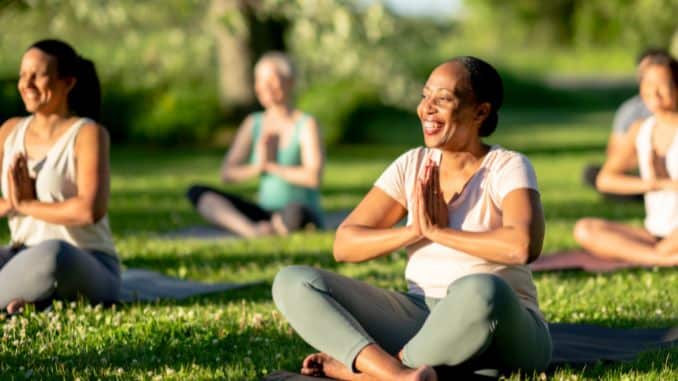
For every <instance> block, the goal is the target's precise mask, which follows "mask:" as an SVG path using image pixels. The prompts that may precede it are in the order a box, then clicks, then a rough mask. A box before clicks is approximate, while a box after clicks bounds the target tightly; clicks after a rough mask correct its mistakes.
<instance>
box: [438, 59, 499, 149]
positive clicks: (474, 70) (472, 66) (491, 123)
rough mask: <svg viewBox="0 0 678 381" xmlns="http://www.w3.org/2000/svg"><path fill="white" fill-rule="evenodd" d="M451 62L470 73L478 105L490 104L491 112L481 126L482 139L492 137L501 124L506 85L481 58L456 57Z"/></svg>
mask: <svg viewBox="0 0 678 381" xmlns="http://www.w3.org/2000/svg"><path fill="white" fill-rule="evenodd" d="M450 62H456V63H459V64H461V65H462V66H463V67H464V69H466V72H467V73H468V78H469V82H470V84H471V90H472V91H473V95H474V96H475V98H476V101H477V102H478V103H485V102H487V103H489V104H490V106H491V110H490V113H489V115H488V116H487V118H485V120H484V121H483V124H482V125H481V126H480V130H479V131H478V134H479V135H480V136H481V137H487V136H490V135H492V133H493V132H494V130H496V129H497V123H499V109H500V108H501V105H502V104H503V102H504V84H503V83H502V80H501V77H500V76H499V73H498V72H497V70H496V69H495V68H494V67H492V65H490V64H488V63H487V62H485V61H483V60H481V59H480V58H476V57H471V56H463V57H455V58H453V59H451V60H450Z"/></svg>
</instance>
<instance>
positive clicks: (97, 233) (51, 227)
mask: <svg viewBox="0 0 678 381" xmlns="http://www.w3.org/2000/svg"><path fill="white" fill-rule="evenodd" d="M32 118H33V117H32V116H30V117H27V118H25V119H24V120H22V121H21V122H19V123H18V125H17V126H16V127H15V128H14V131H12V132H11V133H10V134H9V135H8V136H7V140H5V146H4V154H3V157H2V179H1V183H2V194H3V195H4V196H5V197H7V195H8V189H9V187H8V184H7V170H8V168H9V165H10V164H11V161H12V159H13V158H14V157H15V156H16V155H17V154H18V153H25V152H26V151H25V147H24V137H25V135H26V129H27V128H28V125H29V124H30V121H31V119H32ZM87 122H91V121H90V120H89V119H85V118H82V119H79V120H78V121H77V122H75V123H74V124H73V125H72V126H71V127H70V128H69V129H68V131H66V132H65V133H64V134H63V135H62V136H61V137H59V139H58V140H57V141H56V142H55V143H54V145H53V146H52V147H51V148H50V149H49V150H48V151H47V154H46V155H45V157H44V158H42V159H40V160H29V161H28V168H29V169H28V170H29V174H30V175H31V177H33V178H35V179H36V182H35V188H36V196H37V199H38V200H39V201H42V202H61V201H64V200H66V199H69V198H71V197H74V196H76V195H77V193H78V189H77V182H76V165H75V162H76V157H75V150H74V146H75V138H76V137H77V136H78V132H79V131H80V128H81V127H82V126H83V125H84V124H85V123H87ZM8 222H9V230H10V233H11V237H12V243H13V244H20V243H23V244H25V245H26V246H32V245H36V244H38V243H40V242H42V241H45V240H48V239H60V240H63V241H66V242H68V243H70V244H72V245H73V246H75V247H78V248H81V249H86V250H97V251H102V252H104V253H107V254H110V255H113V256H115V255H116V252H115V246H114V245H113V239H112V234H111V229H110V228H109V226H108V215H105V216H104V217H103V218H101V219H100V220H99V221H97V222H96V223H94V224H91V225H86V226H65V225H57V224H51V223H48V222H45V221H42V220H39V219H37V218H33V217H31V216H25V215H18V214H13V215H10V216H9V217H8Z"/></svg>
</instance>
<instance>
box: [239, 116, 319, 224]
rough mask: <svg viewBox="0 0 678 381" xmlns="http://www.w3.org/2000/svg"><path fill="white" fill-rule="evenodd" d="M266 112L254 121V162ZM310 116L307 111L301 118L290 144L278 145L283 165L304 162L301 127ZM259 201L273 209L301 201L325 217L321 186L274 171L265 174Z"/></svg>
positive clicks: (278, 156) (252, 150) (279, 162)
mask: <svg viewBox="0 0 678 381" xmlns="http://www.w3.org/2000/svg"><path fill="white" fill-rule="evenodd" d="M262 119H263V112H258V113H255V114H254V125H253V126H252V127H253V130H252V147H251V148H252V149H251V150H250V152H251V154H250V163H255V162H256V161H257V160H258V159H257V155H256V144H257V143H258V141H259V138H260V135H261V128H262ZM307 119H308V116H307V115H303V116H302V117H301V118H299V121H298V122H297V123H296V124H295V125H294V131H293V132H292V138H291V139H290V142H289V144H287V146H286V147H284V148H282V149H278V152H277V156H276V162H277V163H278V164H281V165H287V166H298V165H301V144H300V141H299V135H300V131H301V127H302V126H303V125H304V123H305V122H306V120H307ZM258 202H259V205H260V206H261V207H262V208H264V209H266V210H269V211H276V210H280V209H282V208H284V207H285V205H287V204H289V203H291V202H297V203H300V204H302V205H304V206H306V207H308V208H309V209H311V210H312V211H313V213H314V214H315V215H316V216H317V217H318V218H319V219H320V220H321V221H322V217H323V214H322V209H321V208H320V192H318V189H314V188H307V187H302V186H299V185H295V184H292V183H290V182H288V181H286V180H285V179H283V178H282V177H280V176H276V175H273V174H270V173H264V174H262V175H261V181H260V183H259V196H258Z"/></svg>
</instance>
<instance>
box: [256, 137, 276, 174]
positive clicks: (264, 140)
mask: <svg viewBox="0 0 678 381" xmlns="http://www.w3.org/2000/svg"><path fill="white" fill-rule="evenodd" d="M278 139H279V137H278V134H275V133H272V132H266V131H264V132H262V136H261V138H260V139H259V143H258V145H257V157H258V158H259V166H260V171H261V172H264V171H266V167H267V165H268V164H271V163H275V162H276V158H277V155H278Z"/></svg>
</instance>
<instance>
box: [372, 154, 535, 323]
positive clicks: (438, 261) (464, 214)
mask: <svg viewBox="0 0 678 381" xmlns="http://www.w3.org/2000/svg"><path fill="white" fill-rule="evenodd" d="M429 156H430V157H432V158H433V159H434V160H436V161H437V162H439V161H440V157H441V152H440V151H439V150H437V149H429V148H424V147H419V148H415V149H412V150H410V151H408V152H406V153H404V154H403V155H401V156H400V157H399V158H398V159H397V160H396V161H395V162H393V163H392V164H391V165H390V166H389V167H388V168H387V169H386V171H384V173H383V174H382V175H381V176H380V177H379V179H377V181H376V182H375V184H374V185H375V186H376V187H378V188H379V189H381V190H383V191H384V192H386V194H388V195H389V196H391V197H392V198H393V199H395V200H396V201H398V202H399V203H401V204H402V205H403V206H404V207H405V208H406V209H407V210H409V211H411V210H412V203H413V197H414V189H415V188H414V186H415V181H416V179H417V176H418V174H419V171H420V169H421V168H422V167H423V166H424V163H425V162H426V160H427V159H428V157H429ZM521 188H529V189H534V190H537V179H536V175H535V172H534V169H533V168H532V165H531V164H530V162H529V160H528V159H527V158H526V157H525V156H524V155H521V154H520V153H517V152H514V151H509V150H506V149H503V148H501V147H500V146H497V145H495V146H492V148H491V149H490V151H489V152H488V153H487V155H485V157H484V158H483V161H482V163H481V165H480V167H479V168H478V171H477V172H476V173H475V174H474V175H473V176H472V177H471V179H470V180H469V182H468V184H467V185H466V187H465V188H464V190H463V191H462V193H461V194H460V195H459V197H457V198H456V199H455V200H454V201H452V202H451V203H450V204H449V205H448V217H449V223H448V226H449V227H450V228H452V229H457V230H461V231H468V232H483V231H489V230H492V229H497V228H500V227H501V226H502V200H503V199H504V197H506V195H507V194H508V193H510V192H511V191H513V190H515V189H521ZM411 220H412V217H411V214H408V216H407V224H408V225H409V224H411ZM407 252H408V254H409V261H408V264H407V269H406V271H405V277H406V278H407V282H408V286H409V292H411V293H414V294H419V295H424V296H426V297H433V298H443V297H445V296H446V295H447V288H448V286H449V285H450V284H451V283H452V282H454V281H455V280H457V279H459V278H461V277H463V276H466V275H469V274H478V273H490V274H494V275H497V276H499V277H501V278H502V279H504V280H505V281H506V282H507V283H508V284H509V285H510V286H511V288H512V289H513V290H514V291H515V292H516V294H517V295H518V297H519V299H520V301H521V303H522V304H523V305H524V306H525V307H528V308H530V309H532V310H534V311H535V312H537V313H538V314H540V316H541V313H540V311H539V305H538V302H537V289H536V287H535V285H534V282H533V281H532V273H531V272H530V270H529V268H528V267H527V266H524V265H505V264H500V263H494V262H490V261H488V260H486V259H483V258H479V257H476V256H473V255H470V254H467V253H465V252H462V251H459V250H455V249H453V248H450V247H446V246H443V245H440V244H437V243H433V242H430V241H421V242H418V243H415V244H413V245H411V246H409V247H407Z"/></svg>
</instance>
